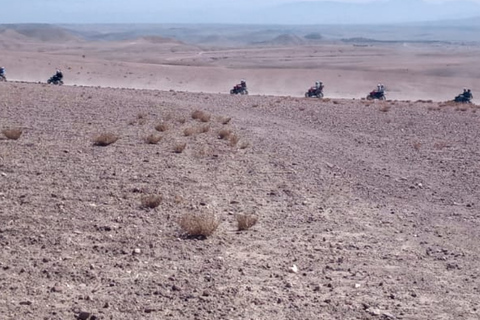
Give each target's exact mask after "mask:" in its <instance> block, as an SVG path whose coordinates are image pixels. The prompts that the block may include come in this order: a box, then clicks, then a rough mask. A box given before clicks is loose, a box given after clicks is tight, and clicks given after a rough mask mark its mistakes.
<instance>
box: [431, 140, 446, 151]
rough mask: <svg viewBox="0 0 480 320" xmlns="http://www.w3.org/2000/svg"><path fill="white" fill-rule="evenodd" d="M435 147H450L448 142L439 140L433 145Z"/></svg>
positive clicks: (438, 148)
mask: <svg viewBox="0 0 480 320" xmlns="http://www.w3.org/2000/svg"><path fill="white" fill-rule="evenodd" d="M433 147H434V148H435V149H437V150H443V149H445V148H448V147H449V145H448V143H447V142H445V141H439V142H435V144H434V145H433Z"/></svg>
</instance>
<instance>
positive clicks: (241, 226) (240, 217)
mask: <svg viewBox="0 0 480 320" xmlns="http://www.w3.org/2000/svg"><path fill="white" fill-rule="evenodd" d="M236 218H237V228H238V231H243V230H248V229H250V228H251V227H253V226H254V225H255V224H257V221H258V217H257V216H256V215H254V214H237V216H236Z"/></svg>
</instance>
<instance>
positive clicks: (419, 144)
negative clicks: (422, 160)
mask: <svg viewBox="0 0 480 320" xmlns="http://www.w3.org/2000/svg"><path fill="white" fill-rule="evenodd" d="M421 147H422V144H421V143H420V142H418V141H415V142H414V143H413V149H415V150H416V151H420V148H421Z"/></svg>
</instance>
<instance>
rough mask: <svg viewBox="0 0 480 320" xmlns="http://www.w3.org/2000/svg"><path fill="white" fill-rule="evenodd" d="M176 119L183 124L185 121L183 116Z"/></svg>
mask: <svg viewBox="0 0 480 320" xmlns="http://www.w3.org/2000/svg"><path fill="white" fill-rule="evenodd" d="M177 121H178V123H180V124H184V123H185V122H187V119H185V118H178V120H177Z"/></svg>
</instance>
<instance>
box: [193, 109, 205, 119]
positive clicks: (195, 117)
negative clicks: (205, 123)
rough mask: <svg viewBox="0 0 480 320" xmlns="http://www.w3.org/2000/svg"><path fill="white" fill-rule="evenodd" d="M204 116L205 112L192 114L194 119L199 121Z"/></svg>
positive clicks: (197, 111)
mask: <svg viewBox="0 0 480 320" xmlns="http://www.w3.org/2000/svg"><path fill="white" fill-rule="evenodd" d="M202 115H203V111H200V110H195V111H193V112H192V119H195V120H199V119H200V118H201V117H202Z"/></svg>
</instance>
